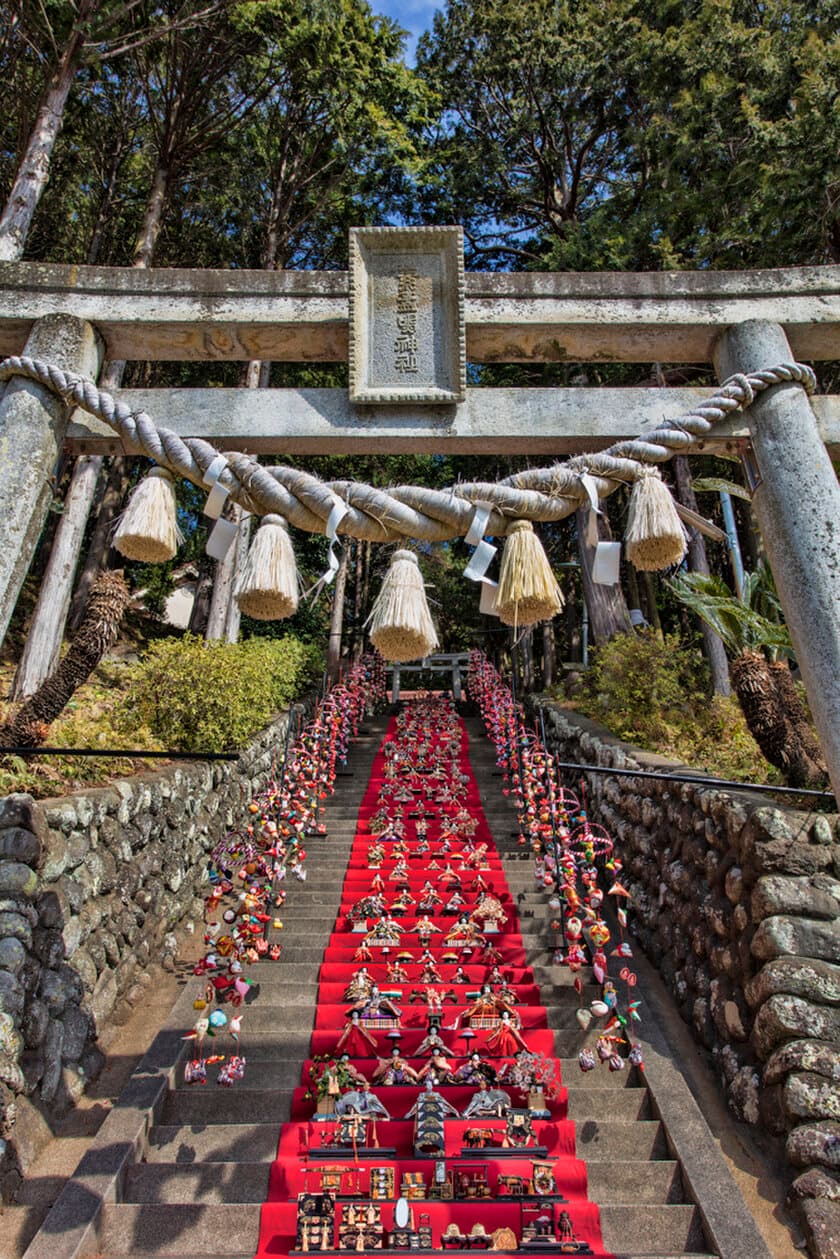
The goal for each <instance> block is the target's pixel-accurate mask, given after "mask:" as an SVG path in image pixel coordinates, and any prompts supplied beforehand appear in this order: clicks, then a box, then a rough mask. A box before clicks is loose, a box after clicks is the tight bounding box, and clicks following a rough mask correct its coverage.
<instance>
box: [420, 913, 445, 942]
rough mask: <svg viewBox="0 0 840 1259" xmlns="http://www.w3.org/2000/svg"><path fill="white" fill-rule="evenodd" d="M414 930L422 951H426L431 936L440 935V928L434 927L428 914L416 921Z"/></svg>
mask: <svg viewBox="0 0 840 1259" xmlns="http://www.w3.org/2000/svg"><path fill="white" fill-rule="evenodd" d="M414 930H415V932H416V933H417V938H418V940H419V941H420V944H421V946H422V948H424V949H428V947H429V942H430V941H431V938H432V936H433V935H440V927H436V926H435V924H434V923H433V922H432V920H431V918H430V917H429V916H428V914H424V915H423V917H422V918H418V919H417V925H416V926H415V928H414Z"/></svg>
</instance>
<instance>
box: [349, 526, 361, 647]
mask: <svg viewBox="0 0 840 1259" xmlns="http://www.w3.org/2000/svg"><path fill="white" fill-rule="evenodd" d="M346 545H349V542H348V543H347V544H346ZM353 557H354V565H353V647H352V652H353V660H354V661H355V662H356V663H358V661H360V660H361V658H362V653H363V652H364V646H365V631H364V626H363V621H364V616H363V614H362V613H363V608H364V605H363V603H362V576H363V572H364V553H363V549H362V543H361V539H360V538H356V539H355V540H354V542H353Z"/></svg>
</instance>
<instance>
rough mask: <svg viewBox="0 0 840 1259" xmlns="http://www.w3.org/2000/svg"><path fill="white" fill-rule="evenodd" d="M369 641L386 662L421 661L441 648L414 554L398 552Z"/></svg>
mask: <svg viewBox="0 0 840 1259" xmlns="http://www.w3.org/2000/svg"><path fill="white" fill-rule="evenodd" d="M369 622H370V641H371V642H372V643H373V645H374V647H376V648H377V650H378V651H379V652H380V653H381V654H382V655H383V656H384V657H385V659H386V660H395V661H397V662H402V661H407V660H422V659H423V657H424V656H428V654H429V652H430V651H434V649H435V647H437V645H438V636H437V631H436V630H435V625H434V621H433V620H432V617H431V613H430V612H429V605H428V603H427V602H426V587H425V586H424V584H423V574H422V573H421V572H420V565H419V564H418V562H417V556H416V555H415V554H414V552H413V551H395V552H394V557H393V559H392V560H391V567H390V568H389V569H388V572H387V573H386V574H385V579H384V581H383V582H382V589H381V590H380V591H379V594H378V595H377V596H376V602H375V603H374V605H373V610H372V612H371V614H370V617H369Z"/></svg>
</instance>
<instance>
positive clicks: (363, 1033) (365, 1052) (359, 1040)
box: [335, 1010, 376, 1058]
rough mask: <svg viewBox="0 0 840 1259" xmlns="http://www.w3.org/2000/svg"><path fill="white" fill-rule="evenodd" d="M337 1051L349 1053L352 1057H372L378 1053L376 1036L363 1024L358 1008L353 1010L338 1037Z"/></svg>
mask: <svg viewBox="0 0 840 1259" xmlns="http://www.w3.org/2000/svg"><path fill="white" fill-rule="evenodd" d="M335 1052H336V1053H337V1054H338V1053H342V1052H343V1053H347V1054H349V1055H350V1057H351V1058H371V1057H375V1055H376V1037H375V1036H372V1035H371V1033H370V1032H369V1031H368V1030H367V1028H366V1027H363V1026H362V1023H361V1019H360V1017H359V1011H358V1010H352V1011H351V1012H350V1017H349V1018H348V1020H347V1022H346V1023H345V1025H344V1031H343V1032H342V1033H341V1035H340V1036H339V1038H338V1042H337V1044H336V1047H335Z"/></svg>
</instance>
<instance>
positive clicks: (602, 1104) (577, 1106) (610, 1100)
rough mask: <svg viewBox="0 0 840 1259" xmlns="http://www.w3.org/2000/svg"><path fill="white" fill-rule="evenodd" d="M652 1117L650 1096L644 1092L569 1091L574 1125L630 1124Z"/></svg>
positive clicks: (628, 1090) (637, 1089)
mask: <svg viewBox="0 0 840 1259" xmlns="http://www.w3.org/2000/svg"><path fill="white" fill-rule="evenodd" d="M593 1074H594V1072H593ZM652 1117H653V1116H652V1112H651V1102H650V1094H649V1093H648V1091H647V1089H645V1088H626V1089H612V1088H578V1087H576V1086H572V1087H571V1088H569V1118H570V1119H573V1120H574V1121H575V1123H578V1124H584V1123H589V1122H598V1121H599V1120H601V1119H609V1120H612V1121H614V1122H617V1123H630V1122H632V1121H633V1120H635V1119H651V1118H652Z"/></svg>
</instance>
